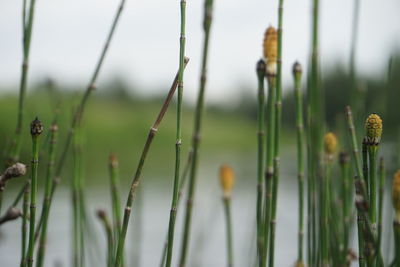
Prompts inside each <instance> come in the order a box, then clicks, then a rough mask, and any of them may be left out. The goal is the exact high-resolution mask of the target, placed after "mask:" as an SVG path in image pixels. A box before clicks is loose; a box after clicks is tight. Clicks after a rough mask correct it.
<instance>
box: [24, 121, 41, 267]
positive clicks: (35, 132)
mask: <svg viewBox="0 0 400 267" xmlns="http://www.w3.org/2000/svg"><path fill="white" fill-rule="evenodd" d="M30 131H31V136H32V172H31V201H30V217H29V243H28V255H27V263H28V267H32V265H33V250H34V247H35V219H36V193H37V169H38V164H39V136H40V134H41V133H42V132H43V124H42V122H41V121H39V119H38V118H37V117H36V119H34V120H33V121H32V123H31V129H30Z"/></svg>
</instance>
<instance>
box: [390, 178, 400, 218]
mask: <svg viewBox="0 0 400 267" xmlns="http://www.w3.org/2000/svg"><path fill="white" fill-rule="evenodd" d="M392 202H393V208H394V210H395V212H396V220H397V221H398V222H400V170H398V171H397V172H396V174H395V175H394V177H393V187H392Z"/></svg>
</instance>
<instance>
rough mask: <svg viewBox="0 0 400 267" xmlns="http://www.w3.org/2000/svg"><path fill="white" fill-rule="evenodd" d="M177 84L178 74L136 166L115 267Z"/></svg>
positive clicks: (120, 262)
mask: <svg viewBox="0 0 400 267" xmlns="http://www.w3.org/2000/svg"><path fill="white" fill-rule="evenodd" d="M188 62H189V59H188V58H185V66H186V64H187V63H188ZM177 86H178V74H177V75H176V76H175V79H174V81H173V83H172V86H171V88H170V90H169V92H168V95H167V97H166V99H165V101H164V103H163V105H162V107H161V110H160V112H159V114H158V116H157V118H156V120H155V122H154V124H153V126H152V127H151V128H150V131H149V134H148V136H147V140H146V143H145V145H144V147H143V150H142V154H141V156H140V160H139V164H138V166H137V168H136V172H135V176H134V178H133V180H132V184H131V187H130V190H129V194H128V198H127V201H126V206H125V210H124V218H123V221H122V229H121V234H120V236H119V238H118V245H117V251H116V256H115V267H119V266H120V265H121V264H122V258H123V251H124V246H125V238H126V233H127V231H128V224H129V217H130V215H131V210H132V205H133V201H134V199H135V195H136V189H137V187H138V186H139V182H140V178H141V174H142V169H143V166H144V163H145V161H146V157H147V153H148V152H149V150H150V147H151V144H152V142H153V139H154V137H155V135H156V133H157V131H158V127H159V125H160V123H161V121H162V119H163V118H164V115H165V112H166V111H167V109H168V106H169V103H170V102H171V99H172V97H173V95H174V93H175V90H176V87H177Z"/></svg>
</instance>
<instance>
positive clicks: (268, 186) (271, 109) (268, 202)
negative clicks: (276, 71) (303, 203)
mask: <svg viewBox="0 0 400 267" xmlns="http://www.w3.org/2000/svg"><path fill="white" fill-rule="evenodd" d="M267 78H268V99H267V141H266V145H267V148H266V181H265V192H266V195H265V204H264V247H263V248H264V252H263V258H262V263H261V265H262V266H266V263H267V259H268V241H269V233H270V223H271V209H272V186H273V177H274V157H273V156H274V146H273V144H274V133H275V132H274V126H275V123H274V119H275V106H274V103H275V93H276V89H275V87H276V77H275V75H270V76H269V77H267Z"/></svg>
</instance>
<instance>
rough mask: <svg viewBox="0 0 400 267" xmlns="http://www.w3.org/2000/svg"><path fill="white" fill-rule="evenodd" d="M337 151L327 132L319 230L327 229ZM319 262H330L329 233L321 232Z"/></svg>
mask: <svg viewBox="0 0 400 267" xmlns="http://www.w3.org/2000/svg"><path fill="white" fill-rule="evenodd" d="M336 150H337V138H336V136H335V134H333V133H331V132H329V133H327V134H325V136H324V152H325V175H324V176H323V177H322V179H321V202H322V203H321V205H320V207H321V211H320V219H321V226H320V227H321V229H328V227H329V222H330V205H331V192H330V191H331V181H330V179H331V175H332V162H333V156H334V154H335V153H336ZM321 246H322V251H321V261H322V266H329V265H330V263H331V261H330V257H329V248H330V239H329V231H326V230H324V231H322V232H321Z"/></svg>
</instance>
